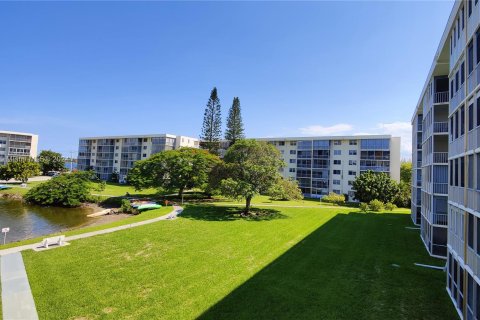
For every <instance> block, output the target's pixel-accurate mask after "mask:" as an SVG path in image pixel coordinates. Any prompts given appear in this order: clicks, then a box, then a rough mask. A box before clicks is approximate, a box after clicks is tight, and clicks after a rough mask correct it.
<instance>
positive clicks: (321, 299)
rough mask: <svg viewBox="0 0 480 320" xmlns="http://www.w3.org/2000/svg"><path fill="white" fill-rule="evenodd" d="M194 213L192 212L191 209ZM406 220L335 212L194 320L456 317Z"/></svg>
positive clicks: (397, 216)
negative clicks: (424, 265)
mask: <svg viewBox="0 0 480 320" xmlns="http://www.w3.org/2000/svg"><path fill="white" fill-rule="evenodd" d="M193 210H197V208H195V209H193ZM410 222H411V221H410V217H409V215H406V214H395V213H382V214H378V213H358V212H351V213H349V214H338V215H336V216H335V217H333V218H332V219H331V220H329V221H328V222H327V223H325V224H324V225H323V226H321V227H320V228H318V229H316V230H315V231H313V232H312V233H311V234H309V235H308V236H307V237H305V238H304V239H303V240H301V241H300V242H298V243H297V244H296V245H294V246H293V247H291V248H290V249H289V250H288V251H286V252H285V253H284V254H283V255H281V256H279V257H278V258H276V259H275V260H274V261H273V262H271V263H270V264H269V265H267V266H266V267H264V268H263V269H262V270H260V271H259V272H258V273H256V274H254V275H253V276H252V277H251V278H250V279H248V280H247V281H246V282H244V283H243V284H241V285H240V286H238V287H236V288H235V289H234V290H233V291H231V292H230V293H229V294H228V295H227V296H225V297H223V298H222V299H221V300H220V301H218V302H217V303H216V304H215V305H213V306H212V307H210V308H209V309H208V310H206V311H205V312H204V313H203V314H202V315H201V316H200V317H199V318H198V319H202V320H206V319H454V318H456V314H455V311H454V308H453V307H452V304H451V302H450V301H449V299H448V296H447V294H446V293H445V289H444V288H445V275H444V273H442V272H441V271H437V270H431V269H425V268H419V267H416V266H414V265H413V263H414V262H427V263H428V262H430V263H432V258H430V257H429V256H428V254H427V252H426V251H425V249H424V247H423V245H422V243H421V240H420V238H419V236H418V232H412V230H409V229H405V226H409V225H411V224H410Z"/></svg>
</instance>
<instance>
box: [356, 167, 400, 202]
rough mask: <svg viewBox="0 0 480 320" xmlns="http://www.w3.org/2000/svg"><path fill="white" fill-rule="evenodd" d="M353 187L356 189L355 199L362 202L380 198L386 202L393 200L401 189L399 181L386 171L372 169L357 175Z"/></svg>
mask: <svg viewBox="0 0 480 320" xmlns="http://www.w3.org/2000/svg"><path fill="white" fill-rule="evenodd" d="M352 189H353V190H354V191H355V199H357V200H359V201H361V202H370V201H372V200H380V201H381V202H384V203H386V202H392V201H393V200H394V199H395V197H396V195H397V194H398V192H399V191H400V188H399V187H398V183H397V182H396V181H394V180H392V179H391V178H390V177H389V176H388V175H387V174H386V173H383V172H373V171H371V170H369V171H367V172H364V173H362V174H361V175H360V176H357V177H356V178H355V181H353V188H352Z"/></svg>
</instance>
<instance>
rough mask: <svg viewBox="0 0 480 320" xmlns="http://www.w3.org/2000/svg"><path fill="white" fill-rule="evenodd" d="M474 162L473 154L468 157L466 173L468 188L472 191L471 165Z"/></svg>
mask: <svg viewBox="0 0 480 320" xmlns="http://www.w3.org/2000/svg"><path fill="white" fill-rule="evenodd" d="M474 161H475V160H474V159H473V154H471V155H469V156H468V164H467V165H468V171H467V172H469V173H470V174H469V175H468V177H467V179H468V188H470V189H473V172H474V171H473V165H474V163H473V162H474Z"/></svg>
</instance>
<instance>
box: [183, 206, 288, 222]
mask: <svg viewBox="0 0 480 320" xmlns="http://www.w3.org/2000/svg"><path fill="white" fill-rule="evenodd" d="M242 212H243V208H241V207H237V206H218V207H215V206H210V205H201V204H198V205H189V206H187V207H186V208H185V209H184V210H183V212H182V215H181V217H182V218H186V219H193V220H206V221H235V220H246V221H268V220H274V219H288V216H286V215H284V214H282V213H281V212H280V211H278V210H276V209H271V208H268V209H266V208H251V209H250V215H248V216H242V215H241V213H242Z"/></svg>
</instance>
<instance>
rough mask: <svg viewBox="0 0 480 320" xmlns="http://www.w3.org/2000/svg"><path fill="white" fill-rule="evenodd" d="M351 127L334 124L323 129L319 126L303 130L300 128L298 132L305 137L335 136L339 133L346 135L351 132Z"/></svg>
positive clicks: (344, 124)
mask: <svg viewBox="0 0 480 320" xmlns="http://www.w3.org/2000/svg"><path fill="white" fill-rule="evenodd" d="M352 129H353V126H352V125H350V124H346V123H339V124H335V125H333V126H330V127H324V126H320V125H313V126H308V127H305V128H300V132H301V133H302V134H305V135H311V136H328V135H335V134H339V133H346V132H349V131H352Z"/></svg>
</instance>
